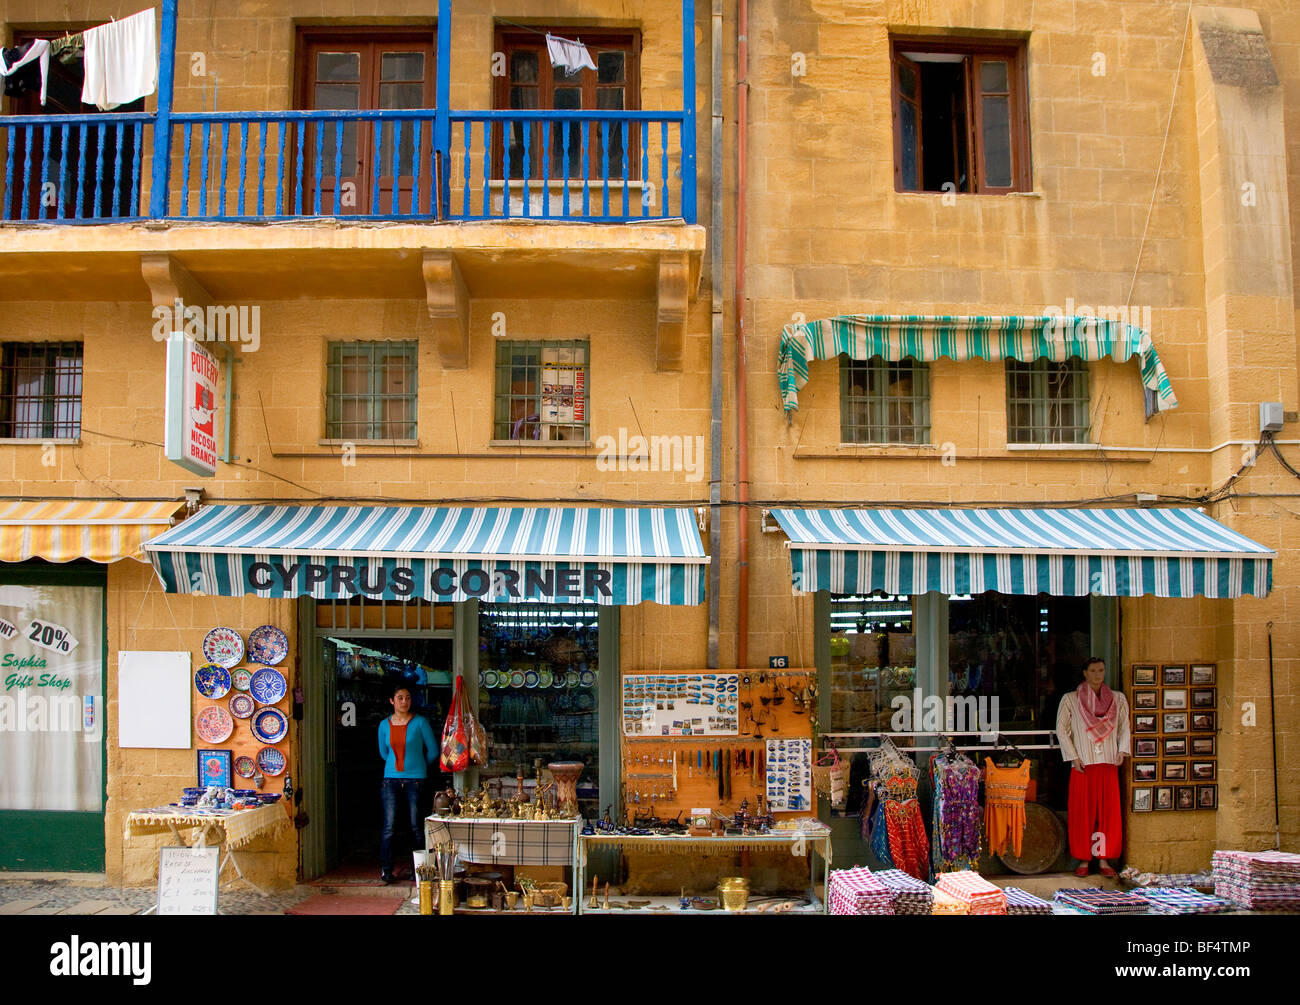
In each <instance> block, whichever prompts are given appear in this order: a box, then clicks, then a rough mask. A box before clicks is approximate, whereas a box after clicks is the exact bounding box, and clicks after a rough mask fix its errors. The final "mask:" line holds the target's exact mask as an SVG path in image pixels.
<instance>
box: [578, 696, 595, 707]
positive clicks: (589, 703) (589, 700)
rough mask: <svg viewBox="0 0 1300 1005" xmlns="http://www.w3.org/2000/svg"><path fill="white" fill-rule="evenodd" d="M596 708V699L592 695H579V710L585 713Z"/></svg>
mask: <svg viewBox="0 0 1300 1005" xmlns="http://www.w3.org/2000/svg"><path fill="white" fill-rule="evenodd" d="M595 707H596V699H594V698H593V697H592V696H591V695H590V694H587V693H585V692H584V693H583V694H580V695H578V708H579V709H580V710H581V711H583V712H590V711H591V710H592V709H593V708H595Z"/></svg>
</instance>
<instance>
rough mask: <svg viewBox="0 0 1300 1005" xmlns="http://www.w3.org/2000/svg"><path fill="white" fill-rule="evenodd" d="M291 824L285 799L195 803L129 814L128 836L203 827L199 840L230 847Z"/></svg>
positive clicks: (235, 846)
mask: <svg viewBox="0 0 1300 1005" xmlns="http://www.w3.org/2000/svg"><path fill="white" fill-rule="evenodd" d="M288 825H289V817H288V814H287V813H286V811H285V808H284V806H283V805H282V803H279V802H276V803H271V804H270V805H269V806H259V807H257V809H254V810H206V809H204V810H200V809H199V808H198V807H193V806H155V807H153V808H152V809H145V810H135V811H133V812H131V813H128V814H127V815H126V834H125V836H126V838H127V840H130V839H131V838H132V837H133V836H135V835H138V834H159V833H164V832H166V831H169V830H170V831H173V832H175V831H176V830H177V829H178V828H181V827H197V828H200V831H199V835H198V840H197V842H196V843H197V844H200V845H202V844H207V843H209V842H208V837H209V835H210V834H211V835H213V836H214V837H215V839H216V840H214V841H212V842H211V843H213V844H224V845H225V846H226V848H227V849H235V848H242V847H243V846H244V845H246V844H248V843H249V842H251V841H252V840H254V839H255V838H259V837H262V836H263V835H265V834H276V833H278V832H279V831H281V830H283V829H284V828H285V827H287V826H288Z"/></svg>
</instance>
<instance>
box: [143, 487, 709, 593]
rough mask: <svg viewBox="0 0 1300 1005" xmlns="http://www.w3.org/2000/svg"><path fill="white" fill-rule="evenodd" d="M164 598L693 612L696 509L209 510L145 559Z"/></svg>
mask: <svg viewBox="0 0 1300 1005" xmlns="http://www.w3.org/2000/svg"><path fill="white" fill-rule="evenodd" d="M144 549H145V552H146V554H148V556H149V560H150V561H151V562H152V563H153V566H154V569H155V570H156V571H157V573H158V578H159V579H160V580H162V583H163V586H164V587H165V589H166V590H167V592H168V593H206V594H214V595H216V596H222V597H238V596H243V595H245V594H253V595H256V596H259V597H315V598H316V599H318V600H347V599H350V598H352V597H356V596H365V597H369V598H371V599H375V600H379V599H384V600H411V599H415V598H417V597H419V598H423V599H425V600H431V601H454V600H468V599H470V598H471V597H473V598H477V599H480V600H483V601H486V602H489V603H510V602H514V601H548V602H555V603H565V602H570V603H573V602H589V603H597V604H611V605H613V604H618V605H621V604H639V603H641V602H642V601H643V600H653V601H654V602H656V603H660V604H698V603H701V602H702V601H703V600H704V568H705V566H706V565H707V563H708V559H707V558H706V557H705V555H704V547H703V545H702V544H701V541H700V533H699V531H698V529H697V528H696V523H695V514H694V513H693V512H692V511H691V510H690V509H684V508H683V509H597V508H592V509H582V508H576V507H567V508H562V507H554V508H550V507H533V508H528V507H502V508H496V507H468V506H465V507H459V506H392V507H388V506H252V505H239V506H207V507H204V508H203V509H201V510H199V512H198V513H196V514H195V515H194V516H192V517H190V518H189V519H188V520H185V521H184V522H183V523H181V524H180V525H178V526H176V527H173V528H172V529H171V530H169V531H167V532H166V533H164V534H162V535H160V536H158V537H155V538H153V539H152V540H151V541H149V542H147V543H146V544H145V546H144Z"/></svg>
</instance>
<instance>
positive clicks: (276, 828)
mask: <svg viewBox="0 0 1300 1005" xmlns="http://www.w3.org/2000/svg"><path fill="white" fill-rule="evenodd" d="M287 826H289V816H288V812H287V810H286V808H285V806H284V805H283V804H282V803H279V802H276V803H272V804H270V805H269V806H259V807H257V808H256V809H251V810H216V809H206V808H201V807H198V806H155V807H153V808H151V809H144V810H134V811H132V812H131V813H128V814H127V815H126V833H125V838H126V840H127V842H128V843H129V842H130V840H131V838H133V837H136V836H143V835H148V834H165V833H167V832H168V831H170V832H171V834H172V835H173V836H174V837H175V838H176V842H177V844H180V845H185V846H189V847H193V848H203V847H206V846H207V845H209V844H217V845H220V847H221V850H222V858H221V869H222V870H223V871H224V870H225V867H226V863H230V864H231V865H232V866H234V869H235V877H234V879H232V880H231V882H237V881H242V882H244V883H247V884H248V885H249V886H250V887H252V888H253V889H254V890H256V891H257V892H258V893H260V894H262V896H264V897H265V896H266V892H265V891H264V890H262V889H261V888H259V887H258V886H256V885H255V884H254V883H253V882H252V881H251V880H249V879H248V878H247V877H246V876H245V875H244V872H243V870H242V869H241V868H240V867H239V860H238V859H237V858H236V857H235V849H237V848H242V847H244V845H246V844H248V843H249V842H251V841H253V840H254V839H255V838H259V837H263V836H264V835H271V834H276V833H279V832H280V831H281V830H283V829H284V828H285V827H287ZM181 828H185V829H187V830H189V831H191V835H190V840H188V841H187V840H186V839H185V838H184V837H182V836H181Z"/></svg>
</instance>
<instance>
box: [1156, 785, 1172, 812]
mask: <svg viewBox="0 0 1300 1005" xmlns="http://www.w3.org/2000/svg"><path fill="white" fill-rule="evenodd" d="M1173 808H1174V787H1173V786H1172V785H1159V786H1157V787H1156V809H1158V810H1172V809H1173Z"/></svg>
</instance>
